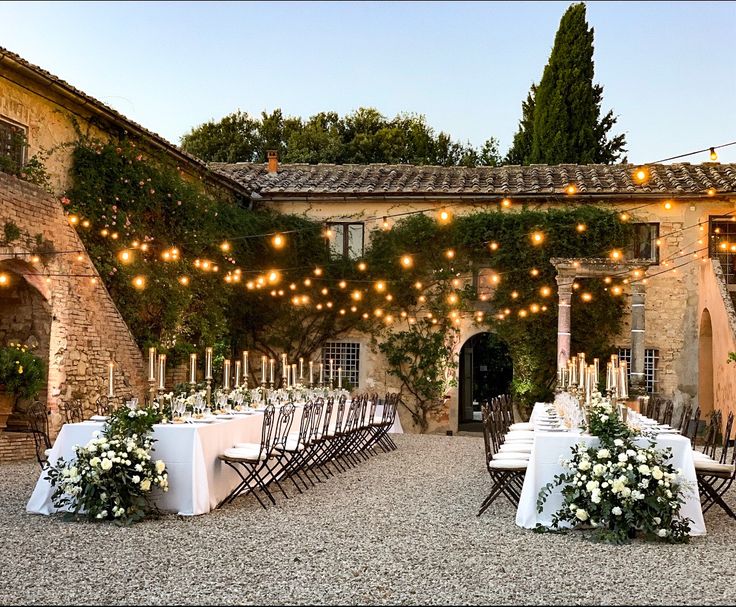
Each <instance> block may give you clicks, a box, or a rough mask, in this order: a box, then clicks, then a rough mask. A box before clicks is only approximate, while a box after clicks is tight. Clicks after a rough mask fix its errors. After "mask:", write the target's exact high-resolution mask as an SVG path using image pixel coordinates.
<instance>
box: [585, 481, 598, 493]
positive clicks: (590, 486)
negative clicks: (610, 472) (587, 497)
mask: <svg viewBox="0 0 736 607" xmlns="http://www.w3.org/2000/svg"><path fill="white" fill-rule="evenodd" d="M585 489H586V490H587V491H595V490H596V489H598V481H588V483H587V484H586V485H585Z"/></svg>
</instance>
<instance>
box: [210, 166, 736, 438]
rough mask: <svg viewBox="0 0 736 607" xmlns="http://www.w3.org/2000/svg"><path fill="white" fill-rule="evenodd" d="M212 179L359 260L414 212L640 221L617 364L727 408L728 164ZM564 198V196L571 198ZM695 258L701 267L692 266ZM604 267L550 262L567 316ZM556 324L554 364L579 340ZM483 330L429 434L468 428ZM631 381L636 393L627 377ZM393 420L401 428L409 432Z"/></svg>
mask: <svg viewBox="0 0 736 607" xmlns="http://www.w3.org/2000/svg"><path fill="white" fill-rule="evenodd" d="M213 168H216V169H217V170H218V171H220V172H223V173H225V174H228V175H230V176H231V177H232V178H233V179H235V180H237V181H238V182H240V183H241V184H242V185H243V186H244V187H246V188H248V189H249V190H250V192H251V197H252V198H253V200H254V201H255V202H256V203H257V204H261V205H266V206H269V207H271V208H274V209H276V210H278V211H280V212H283V213H295V214H303V215H305V216H308V217H310V218H312V219H321V220H322V221H324V222H325V223H326V224H328V225H331V226H332V228H333V232H334V233H335V234H336V235H337V239H336V243H335V245H334V247H335V250H336V252H338V253H340V254H344V255H346V256H348V257H356V258H357V257H359V256H360V255H361V253H362V250H363V248H364V247H365V246H366V245H367V244H368V242H369V239H370V234H371V231H372V230H373V229H376V228H377V227H378V226H379V223H380V222H381V221H382V220H383V219H382V218H383V217H384V216H387V215H392V214H399V213H405V212H411V211H417V210H420V209H427V208H430V209H432V208H435V209H441V208H444V207H448V208H451V209H452V212H453V213H454V214H456V215H459V214H462V213H466V212H470V211H472V210H474V209H482V208H497V207H498V206H499V205H501V203H502V200H503V199H509V200H511V201H512V203H513V206H512V207H511V208H510V209H509V212H514V209H515V208H523V207H524V206H527V207H528V208H541V209H544V208H553V207H558V206H563V205H564V206H567V205H571V204H579V205H598V206H602V207H607V208H612V209H616V210H617V211H619V212H621V213H628V214H630V215H631V216H632V217H633V219H632V221H635V222H636V231H637V242H636V243H635V246H636V248H637V254H636V257H637V258H638V259H640V260H641V259H643V260H644V261H645V262H646V263H645V266H646V274H645V275H644V276H642V278H644V277H646V284H641V283H640V284H638V285H632V286H631V288H629V289H628V290H627V291H628V293H627V295H626V297H627V301H628V306H627V308H628V309H629V310H634V311H635V312H634V314H633V315H632V314H631V313H628V314H627V315H626V317H625V319H624V329H623V330H622V332H621V334H620V335H619V336H618V337H617V339H616V345H617V346H618V348H619V354H620V355H621V356H622V357H623V358H624V359H628V360H629V362H630V363H631V365H630V366H631V370H632V372H633V373H634V374H635V373H639V374H641V375H640V376H639V380H640V381H641V382H642V383H643V384H644V385H645V387H646V389H647V390H648V391H649V392H655V393H658V394H662V395H665V396H667V397H670V398H674V401H675V405H676V407H678V406H682V404H683V403H684V402H686V401H695V402H696V403H697V404H699V405H700V407H701V409H702V411H703V414H704V415H708V414H709V412H710V411H712V410H713V408H717V409H722V410H724V411H727V410H732V409H734V407H735V405H734V404H733V401H732V395H733V394H734V393H735V392H734V388H736V368H734V366H733V365H732V366H729V365H727V362H726V361H727V358H728V353H729V352H732V351H735V350H736V343H735V336H736V333H735V332H734V329H735V328H736V324H735V323H736V314H735V313H734V304H733V300H732V293H733V292H734V290H736V245H734V246H733V247H732V243H733V242H736V222H734V221H733V220H734V217H736V206H735V205H736V165H731V164H719V163H708V164H700V165H693V164H688V163H681V164H671V165H653V166H649V171H650V178H649V179H648V181H647V183H646V184H645V185H638V184H637V183H635V181H634V176H633V173H634V171H635V169H636V167H634V166H629V165H586V166H576V165H560V166H546V165H537V166H528V167H519V166H506V167H498V168H494V167H477V168H463V167H429V166H409V165H395V166H392V165H361V166H350V165H342V166H340V165H297V164H294V165H284V164H282V165H279V164H278V162H277V160H276V159H275V158H273V159H271V162H270V164H269V165H266V164H257V165H254V164H247V163H239V164H215V165H213ZM570 185H573V186H574V188H575V194H574V195H570V194H568V187H569V186H570ZM724 246H726V249H725V250H724V249H723V247H724ZM694 255H697V256H698V257H699V259H698V260H694V259H692V258H693V256H694ZM691 259H692V261H691V262H690V260H691ZM685 262H689V263H685ZM600 264H601V261H600V260H598V261H596V260H587V261H586V260H578V261H576V260H560V261H559V264H558V285H559V289H558V291H559V295H560V298H561V299H560V302H559V303H560V304H561V307H562V308H563V310H564V307H565V305H566V304H569V302H570V299H569V294H570V290H571V288H572V283H573V282H574V278H575V277H576V276H577V277H583V276H587V275H596V274H597V275H601V274H604V273H605V272H611V271H612V270H616V269H617V268H611V267H610V264H607V263H606V262H605V261H604V262H603V267H600ZM637 265H642V264H641V263H638V264H637ZM680 265H681V266H682V267H679V268H678V267H676V266H680ZM621 267H623V268H625V264H624V265H622V266H620V267H618V269H619V270H620V269H621ZM596 268H598V270H597V271H596ZM642 304H643V305H642ZM642 310H643V313H638V312H641V311H642ZM561 316H562V315H561ZM568 319H569V316H568ZM632 320H633V322H632ZM564 321H565V319H564V318H561V324H560V334H561V336H560V342H559V350H560V355H561V356H562V357H563V358H564V357H566V356H567V355H569V354H570V353H569V352H566V351H565V343H564V342H565V338H564V334H565V333H569V332H570V331H572V332H574V331H575V330H579V328H576V327H569V326H567V327H566V326H565V324H564ZM485 330H487V329H483V328H481V327H479V326H477V325H476V324H475V323H473V322H472V320H466V321H464V323H463V325H462V326H461V337H460V341H459V343H458V345H457V348H456V352H455V353H456V355H457V356H458V361H459V371H458V378H457V379H458V388H456V389H453V390H452V391H451V399H450V401H449V403H448V408H447V410H446V415H444V416H441V417H440V418H438V419H437V420H435V425H434V429H435V430H438V431H441V430H453V431H457V430H458V429H462V428H463V426H464V425H465V424H466V423H467V422H471V421H472V420H473V402H472V401H473V394H472V388H471V387H470V386H471V385H472V383H473V375H474V374H478V373H481V374H483V373H487V370H484V369H482V367H483V366H484V365H483V364H482V361H479V360H477V359H478V353H479V351H480V352H482V344H480V343H478V338H477V337H476V336H477V335H478V334H479V333H481V332H482V331H485ZM341 342H342V343H340V344H329V345H328V347H329V348H330V349H331V352H333V353H335V355H336V356H340V357H342V359H341V363H342V366H343V367H350V366H352V367H353V368H356V369H357V370H358V371H357V377H358V378H359V384H360V386H361V387H365V388H368V389H373V388H375V389H376V390H378V391H382V390H384V389H385V388H387V387H391V386H390V381H391V380H390V377H388V376H387V374H386V373H385V368H384V363H383V361H382V360H381V356H380V355H379V354H377V353H376V352H375V351H373V350H371V348H370V343H369V340H368V339H367V338H366V337H365V336H360V335H355V336H353V337H350V338H346V339H345V340H341ZM567 347H568V348H569V335H568V336H567ZM473 350H475V355H474V354H473ZM573 354H574V353H573ZM481 356H482V354H481ZM474 358H475V360H474ZM387 378H388V379H387ZM631 380H632V381H635V380H636V377H635V375H632V377H631ZM386 382H388V385H387V383H386ZM476 414H477V405H476ZM402 421H403V422H404V425H405V427H410V421H409V420H408V419H406V418H404V419H403V420H402Z"/></svg>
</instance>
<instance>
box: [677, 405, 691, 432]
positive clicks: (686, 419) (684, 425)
mask: <svg viewBox="0 0 736 607" xmlns="http://www.w3.org/2000/svg"><path fill="white" fill-rule="evenodd" d="M692 412H693V406H692V405H691V404H690V403H688V404H687V405H683V407H682V413H681V414H680V422H679V423H678V424H677V429H678V430H679V431H680V434H682V435H683V436H687V431H688V426H689V425H690V416H691V415H692Z"/></svg>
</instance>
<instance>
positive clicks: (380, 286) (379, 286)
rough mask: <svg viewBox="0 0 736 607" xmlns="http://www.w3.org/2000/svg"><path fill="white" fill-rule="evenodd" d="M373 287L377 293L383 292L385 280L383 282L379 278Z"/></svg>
mask: <svg viewBox="0 0 736 607" xmlns="http://www.w3.org/2000/svg"><path fill="white" fill-rule="evenodd" d="M374 287H375V289H376V291H378V292H379V293H383V292H384V291H385V290H386V283H385V282H383V281H382V280H379V281H378V282H377V283H376V284H375V285H374Z"/></svg>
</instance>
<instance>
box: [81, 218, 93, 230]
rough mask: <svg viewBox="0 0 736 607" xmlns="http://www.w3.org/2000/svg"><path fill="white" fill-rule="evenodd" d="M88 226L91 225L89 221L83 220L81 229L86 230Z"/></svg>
mask: <svg viewBox="0 0 736 607" xmlns="http://www.w3.org/2000/svg"><path fill="white" fill-rule="evenodd" d="M90 225H92V224H91V223H90V222H89V219H85V220H84V221H83V222H82V227H83V228H88V227H89V226H90Z"/></svg>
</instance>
